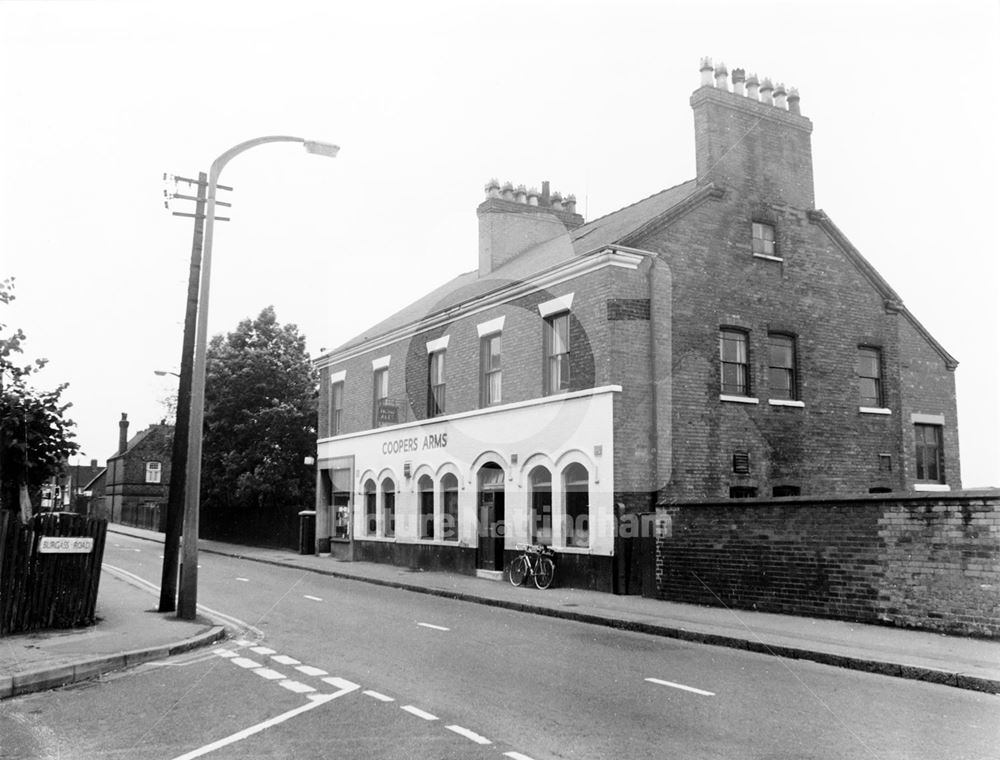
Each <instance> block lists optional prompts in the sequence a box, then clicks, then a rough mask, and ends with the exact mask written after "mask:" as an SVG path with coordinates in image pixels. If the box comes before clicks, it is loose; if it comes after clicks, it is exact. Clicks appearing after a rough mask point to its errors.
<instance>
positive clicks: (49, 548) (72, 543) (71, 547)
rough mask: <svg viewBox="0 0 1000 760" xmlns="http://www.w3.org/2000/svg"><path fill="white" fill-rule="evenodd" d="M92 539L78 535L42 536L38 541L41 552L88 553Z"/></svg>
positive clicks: (91, 546) (91, 547) (90, 549)
mask: <svg viewBox="0 0 1000 760" xmlns="http://www.w3.org/2000/svg"><path fill="white" fill-rule="evenodd" d="M93 550H94V539H92V538H86V537H79V536H42V538H41V540H40V541H39V542H38V551H39V552H40V553H41V554H90V553H91V552H92V551H93Z"/></svg>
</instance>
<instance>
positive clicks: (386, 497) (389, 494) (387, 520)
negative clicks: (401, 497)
mask: <svg viewBox="0 0 1000 760" xmlns="http://www.w3.org/2000/svg"><path fill="white" fill-rule="evenodd" d="M387 484H389V485H390V486H391V487H390V488H386V485H387ZM378 492H379V496H380V502H381V504H380V510H379V511H380V512H381V514H382V531H381V536H382V538H395V537H396V481H395V480H394V479H393V478H391V477H385V478H383V479H382V482H381V483H379V484H378Z"/></svg>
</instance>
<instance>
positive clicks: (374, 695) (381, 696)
mask: <svg viewBox="0 0 1000 760" xmlns="http://www.w3.org/2000/svg"><path fill="white" fill-rule="evenodd" d="M361 693H362V694H364V695H365V696H368V697H371V698H373V699H377V700H378V701H379V702H395V701H396V700H395V699H393V698H392V697H387V696H386V695H385V694H380V693H379V692H377V691H372V690H371V689H369V690H368V691H363V692H361Z"/></svg>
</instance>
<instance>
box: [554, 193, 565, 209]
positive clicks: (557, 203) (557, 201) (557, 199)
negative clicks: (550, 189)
mask: <svg viewBox="0 0 1000 760" xmlns="http://www.w3.org/2000/svg"><path fill="white" fill-rule="evenodd" d="M562 207H563V206H562V193H560V192H559V191H558V190H557V191H556V192H554V193H552V208H554V209H555V210H556V211H562Z"/></svg>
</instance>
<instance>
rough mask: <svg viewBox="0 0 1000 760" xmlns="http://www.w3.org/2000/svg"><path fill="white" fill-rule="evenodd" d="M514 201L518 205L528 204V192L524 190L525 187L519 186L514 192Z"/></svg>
mask: <svg viewBox="0 0 1000 760" xmlns="http://www.w3.org/2000/svg"><path fill="white" fill-rule="evenodd" d="M514 199H515V200H516V201H517V202H518V203H527V202H528V191H527V190H525V189H524V185H518V186H517V188H516V189H515V190H514Z"/></svg>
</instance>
